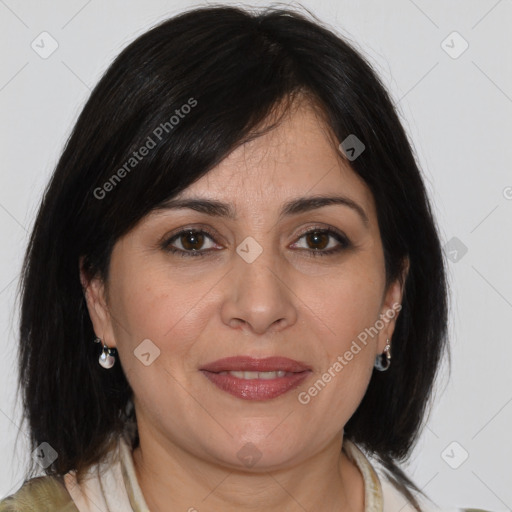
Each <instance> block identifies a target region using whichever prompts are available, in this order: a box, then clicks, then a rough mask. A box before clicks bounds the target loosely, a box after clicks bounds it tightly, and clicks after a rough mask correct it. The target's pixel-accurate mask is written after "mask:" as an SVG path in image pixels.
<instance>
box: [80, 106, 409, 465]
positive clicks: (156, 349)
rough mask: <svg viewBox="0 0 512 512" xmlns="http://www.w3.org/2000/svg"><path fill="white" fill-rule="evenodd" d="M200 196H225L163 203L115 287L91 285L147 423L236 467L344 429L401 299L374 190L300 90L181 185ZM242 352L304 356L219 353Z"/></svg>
mask: <svg viewBox="0 0 512 512" xmlns="http://www.w3.org/2000/svg"><path fill="white" fill-rule="evenodd" d="M360 158H364V153H363V156H361V157H360ZM319 196H322V197H324V196H325V197H335V196H339V197H343V198H345V203H343V202H339V203H338V202H337V203H333V204H325V203H322V202H318V203H316V204H315V202H309V201H307V200H308V199H309V198H312V197H319ZM192 198H195V199H201V200H202V201H212V202H213V201H215V203H216V205H218V204H220V203H222V204H223V205H225V206H223V207H222V208H220V207H218V206H215V207H213V206H211V207H210V208H209V209H208V211H206V209H205V208H201V211H197V210H194V209H191V208H179V209H178V208H171V207H169V208H166V209H162V210H160V211H155V212H152V213H151V214H150V215H148V216H147V217H145V218H144V219H142V221H141V222H140V223H139V224H138V225H137V226H136V227H135V228H134V229H132V230H131V231H130V232H129V233H128V234H127V235H126V236H124V237H123V238H121V239H120V240H119V241H118V242H117V243H116V245H115V247H114V249H113V253H112V258H111V265H110V274H109V281H108V284H107V290H105V289H104V288H103V285H102V283H101V281H99V280H93V281H91V282H90V283H89V285H88V289H87V299H88V305H89V311H90V314H91V319H92V321H93V324H94V328H95V332H96V334H97V335H98V336H99V337H100V338H101V339H102V340H103V341H104V342H105V343H106V344H107V345H108V346H110V347H116V348H117V350H118V354H119V358H120V362H121V364H122V367H123V370H124V372H125V374H126V376H127V379H128V381H129V383H130V385H131V387H132V389H133V391H134V396H135V407H136V413H137V421H138V425H139V431H140V432H141V435H142V433H145V434H149V435H151V436H153V437H154V438H155V439H159V442H160V443H161V444H162V446H164V445H165V446H167V447H174V448H176V449H180V450H185V451H187V452H188V453H192V454H194V455H195V456H197V457H200V458H201V459H206V460H209V461H213V462H215V463H221V464H223V465H227V466H231V467H238V468H240V467H243V466H248V462H247V461H248V460H252V461H256V465H255V466H254V467H255V469H257V468H264V469H269V468H274V469H276V468H278V467H285V466H287V465H289V466H291V465H292V464H296V463H298V462H300V461H304V460H306V459H307V458H308V457H310V456H311V455H312V454H314V453H317V452H319V451H320V450H321V449H322V448H324V447H326V446H327V445H328V444H330V443H333V442H335V440H339V439H341V438H340V436H341V433H342V429H343V427H344V425H345V423H346V422H347V421H348V419H349V418H350V417H351V416H352V414H353V413H354V411H355V410H356V408H357V406H358V404H359V403H360V401H361V399H362V397H363V395H364V394H365V391H366V389H367V386H368V383H369V380H370V377H371V375H372V371H373V364H374V359H375V356H376V355H377V354H378V353H381V352H382V351H383V350H384V347H385V344H386V338H390V339H391V336H392V332H393V328H394V324H395V320H396V317H397V315H398V310H397V309H396V308H397V304H399V303H400V301H401V289H400V286H399V285H398V283H393V284H392V285H391V286H390V287H389V288H388V289H387V290H386V289H385V270H384V256H383V249H382V243H381V239H380V235H379V228H378V223H377V217H376V211H375V205H374V200H373V197H372V194H371V192H370V190H369V189H368V188H367V186H366V185H365V183H364V181H362V180H361V179H360V178H359V177H358V176H357V175H356V174H355V173H354V172H353V171H352V170H351V169H350V167H349V166H348V164H347V162H346V160H345V161H344V160H343V159H342V158H340V154H339V153H338V152H337V150H336V149H335V148H334V147H333V146H332V143H331V142H330V140H329V139H328V137H327V132H326V129H325V127H324V125H323V124H322V122H321V121H320V119H319V118H318V117H317V116H316V115H315V114H314V112H313V111H312V110H311V108H309V107H308V106H307V105H306V104H304V105H303V106H302V107H301V108H299V109H297V110H295V111H293V112H292V113H290V115H289V116H288V117H287V118H286V119H285V120H284V121H283V123H282V124H281V125H280V126H279V127H278V128H276V129H274V130H272V131H270V132H269V133H267V134H266V135H263V136H261V137H259V138H257V139H255V140H253V141H251V142H249V143H246V144H244V145H243V146H240V147H239V148H237V149H236V150H235V151H233V153H231V154H230V155H229V156H228V157H227V158H226V159H225V160H223V161H222V162H221V163H220V164H219V165H218V166H217V167H215V168H214V169H212V170H211V171H210V172H209V173H208V174H207V175H205V176H204V177H202V178H201V179H199V180H198V181H197V182H195V183H194V184H193V185H191V186H190V187H189V188H188V189H186V190H185V191H184V192H182V193H181V194H180V195H179V196H178V197H175V198H173V200H175V199H180V200H189V199H192ZM299 200H301V201H303V202H302V203H296V202H297V201H299ZM289 203H292V204H298V205H299V207H296V208H288V211H287V210H286V205H287V204H289ZM300 205H302V206H300ZM350 205H352V206H350ZM169 206H171V205H169ZM227 209H229V210H230V211H231V213H232V216H227V215H225V214H226V210H227ZM365 217H366V220H365ZM183 230H193V231H194V232H195V233H192V234H187V233H182V234H181V235H180V233H181V232H182V231H183ZM315 232H316V233H315ZM308 233H309V234H308ZM174 250H175V251H176V252H173V251H174ZM398 307H399V306H398ZM390 312H391V313H390ZM382 319H384V322H383V321H382ZM379 320H380V321H379ZM376 323H377V324H376ZM375 325H377V326H379V327H380V328H377V329H376V328H375ZM372 327H374V329H373V330H372V331H369V329H370V328H372ZM365 329H367V331H365ZM368 332H371V333H375V332H377V334H374V336H372V335H369V334H368ZM364 333H366V337H365V335H364ZM363 340H364V341H363ZM356 347H359V350H357V348H356ZM235 356H240V357H245V358H247V357H249V358H255V359H257V360H258V359H263V358H269V357H280V358H289V359H291V360H293V361H296V362H298V363H300V364H301V365H302V366H296V367H295V368H292V367H288V366H286V365H284V364H283V363H282V362H279V361H278V362H272V361H271V362H270V365H269V366H255V367H250V366H243V361H242V360H239V361H236V360H235V362H234V363H233V366H231V367H229V368H228V369H231V370H236V369H237V368H238V369H239V370H240V371H242V370H245V371H248V370H250V369H251V368H252V370H253V371H257V370H258V369H259V370H261V371H263V370H266V371H270V370H276V371H278V370H279V369H280V368H282V369H281V370H280V371H286V372H287V373H286V374H285V376H284V377H282V376H281V375H282V374H264V375H261V374H234V375H233V374H229V373H228V374H221V373H219V372H221V371H227V369H226V365H225V364H224V365H223V363H220V364H219V365H217V366H209V365H211V364H212V363H213V362H215V361H218V360H220V359H224V358H231V357H235ZM117 364H119V362H118V363H117ZM256 364H258V361H256ZM207 366H209V368H210V370H211V371H210V372H207V371H205V368H206V367H207ZM222 368H225V369H224V370H222ZM304 369H305V370H304ZM299 370H302V371H301V373H299ZM240 377H244V379H241V378H240ZM246 377H250V378H249V379H247V378H246ZM255 377H256V379H255ZM263 377H266V378H263ZM215 382H217V384H216V383H215ZM336 442H337V441H336ZM253 463H254V462H253Z"/></svg>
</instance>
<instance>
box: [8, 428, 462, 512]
mask: <svg viewBox="0 0 512 512" xmlns="http://www.w3.org/2000/svg"><path fill="white" fill-rule="evenodd" d="M343 449H344V451H345V453H346V454H347V456H348V457H349V458H350V459H351V460H353V461H354V463H355V464H356V465H357V467H358V468H359V470H360V471H361V473H362V475H363V478H364V489H365V512H413V511H414V510H415V509H414V507H413V506H412V505H411V504H410V503H409V502H408V501H407V500H406V499H405V498H404V497H403V496H402V494H401V493H399V491H397V490H396V489H395V488H394V487H393V486H392V484H391V483H390V482H389V480H388V479H387V477H386V476H385V475H384V474H380V471H379V472H378V471H377V470H376V469H374V467H373V466H372V465H371V464H370V462H369V460H368V459H367V458H366V456H365V455H364V454H363V452H362V451H361V450H360V449H359V448H358V447H357V446H356V445H355V444H354V443H352V442H351V441H350V440H349V439H346V438H345V439H344V442H343ZM418 501H419V503H420V505H421V506H422V509H423V510H424V511H425V512H434V511H439V508H437V507H436V506H435V505H434V504H433V503H427V502H426V501H425V500H422V499H419V498H418ZM189 510H194V508H193V506H191V507H190V509H189ZM454 510H459V509H454ZM21 511H22V512H30V511H34V512H35V511H37V512H43V511H48V512H49V511H59V512H77V511H78V512H128V511H133V512H149V508H148V506H147V504H146V502H145V500H144V496H143V494H142V491H141V489H140V487H139V483H138V481H137V476H136V473H135V466H134V462H133V457H132V449H131V442H130V440H129V438H128V437H124V436H122V437H120V440H119V443H118V444H117V447H116V449H115V450H113V451H112V452H111V453H109V454H108V456H107V457H106V458H105V459H104V460H103V461H102V462H101V463H99V464H96V465H94V466H92V467H91V468H90V469H89V471H88V473H87V475H86V477H85V479H84V481H83V482H82V484H81V485H80V486H79V485H78V484H77V482H76V479H75V473H74V471H71V472H69V473H67V474H66V475H65V476H64V484H62V482H61V481H60V480H59V479H57V478H56V477H52V476H43V477H37V478H34V479H31V480H29V481H28V482H26V483H25V484H24V485H23V486H22V487H21V488H20V489H19V490H18V491H17V492H16V493H15V494H14V495H11V496H9V497H8V498H6V499H4V500H3V501H1V502H0V512H21ZM445 512H446V511H445Z"/></svg>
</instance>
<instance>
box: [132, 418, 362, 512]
mask: <svg viewBox="0 0 512 512" xmlns="http://www.w3.org/2000/svg"><path fill="white" fill-rule="evenodd" d="M140 427H141V426H139V439H140V444H139V446H138V447H137V448H135V449H134V451H133V460H134V465H135V471H136V474H137V479H138V482H139V485H140V487H141V490H142V493H143V495H144V498H145V500H146V503H147V505H148V507H149V508H150V510H151V511H152V512H164V511H165V512H177V511H185V510H186V511H189V512H195V511H200V510H206V509H207V510H209V511H212V512H216V511H222V512H235V511H236V512H238V511H239V510H246V511H253V512H259V511H265V512H277V511H279V512H299V511H300V512H303V511H304V510H343V511H346V512H363V511H364V482H363V477H362V474H361V472H360V471H359V469H358V468H357V466H356V465H355V464H354V463H353V462H352V461H351V460H350V459H349V458H348V457H347V456H346V454H345V453H344V452H343V451H342V450H341V446H342V441H343V438H342V435H340V436H339V437H336V438H335V439H333V440H332V441H331V443H329V444H328V445H326V446H325V447H324V448H323V449H322V450H321V451H320V452H318V453H316V454H314V455H313V456H312V457H310V458H308V459H306V460H303V461H302V462H301V463H300V464H297V465H295V466H293V467H290V466H288V467H285V468H281V469H278V470H269V471H265V470H260V471H258V472H256V471H251V470H244V469H233V468H231V467H226V466H223V465H222V463H219V462H216V461H210V460H206V458H198V457H197V456H196V455H194V454H192V453H190V452H188V451H185V450H183V449H181V448H180V447H179V446H177V445H176V444H174V443H172V442H171V441H169V439H167V438H163V437H162V436H160V435H159V434H158V433H157V432H154V431H146V430H145V429H144V428H140Z"/></svg>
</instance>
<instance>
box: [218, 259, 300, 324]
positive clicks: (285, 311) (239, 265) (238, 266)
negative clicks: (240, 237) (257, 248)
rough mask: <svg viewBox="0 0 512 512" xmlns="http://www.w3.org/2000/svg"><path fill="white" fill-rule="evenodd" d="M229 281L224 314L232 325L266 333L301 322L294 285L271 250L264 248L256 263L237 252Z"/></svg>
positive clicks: (222, 313)
mask: <svg viewBox="0 0 512 512" xmlns="http://www.w3.org/2000/svg"><path fill="white" fill-rule="evenodd" d="M225 283H226V284H225V295H224V300H223V304H222V308H221V316H222V321H223V322H224V323H225V324H226V325H228V326H229V327H232V328H236V329H241V330H243V331H244V332H252V333H254V334H264V333H266V332H267V331H269V330H270V331H272V332H274V331H279V330H281V329H285V328H287V327H290V326H291V325H293V324H294V323H295V322H296V321H297V309H296V302H295V301H296V300H297V298H296V296H295V294H294V293H293V288H292V284H291V282H289V279H287V274H286V272H285V270H284V267H283V263H282V262H281V261H279V258H278V256H277V255H275V254H274V253H272V251H271V250H264V251H263V252H262V253H261V254H260V255H259V256H258V257H257V258H256V259H255V260H254V261H252V262H248V261H246V260H245V259H244V258H243V257H241V256H239V255H238V254H236V255H235V261H234V263H233V268H232V269H231V271H230V272H229V273H228V275H227V276H226V280H225Z"/></svg>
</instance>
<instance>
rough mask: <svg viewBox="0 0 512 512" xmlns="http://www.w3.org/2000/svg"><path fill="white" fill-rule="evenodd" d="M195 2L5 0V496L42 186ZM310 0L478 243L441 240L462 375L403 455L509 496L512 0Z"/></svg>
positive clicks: (445, 383) (427, 469)
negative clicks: (380, 90) (350, 45)
mask: <svg viewBox="0 0 512 512" xmlns="http://www.w3.org/2000/svg"><path fill="white" fill-rule="evenodd" d="M227 3H232V4H234V2H227ZM193 5H205V4H204V3H203V4H199V3H191V2H186V1H181V2H178V1H167V2H166V1H164V0H152V1H144V2H142V1H139V2H136V1H130V2H125V1H121V0H114V1H109V2H106V1H102V2H101V1H99V0H90V1H85V0H58V1H53V2H41V1H36V0H23V1H16V0H0V29H1V33H2V40H3V44H2V48H1V54H2V67H1V69H0V105H1V112H2V115H1V130H2V131H1V140H2V152H1V155H2V162H1V166H0V232H1V237H2V243H1V245H0V315H1V316H0V330H1V343H2V347H3V350H2V357H1V359H0V434H1V435H0V451H1V453H2V457H3V462H2V464H1V465H0V496H4V495H7V494H9V493H11V492H12V491H13V489H16V488H17V487H18V486H19V485H20V483H21V480H20V479H21V478H22V475H23V469H24V465H25V461H26V457H28V456H29V454H27V453H26V452H27V446H26V433H25V432H22V433H21V434H20V436H19V443H18V445H17V450H16V451H15V449H14V447H15V445H14V441H15V436H16V434H17V432H18V428H19V425H20V408H19V404H17V403H16V401H15V397H14V391H15V382H16V380H15V379H16V346H17V325H18V324H17V322H18V313H17V310H16V303H15V297H16V286H17V283H18V278H19V271H20V265H21V259H22V255H23V251H24V249H25V246H26V244H27V237H28V233H29V232H30V228H31V225H32V222H33V219H34V215H35V211H36V208H37V204H38V201H39V200H40V197H41V194H42V191H43V188H44V186H45V184H46V183H47V180H48V178H49V176H50V173H51V172H52V170H53V168H54V165H55V163H56V161H57V159H58V157H59V155H60V152H61V150H62V148H63V145H64V142H65V140H66V139H67V137H68V135H69V132H70V130H71V127H72V125H73V123H74V121H75V120H76V117H77V114H78V113H79V111H80V109H81V108H82V106H83V104H84V102H85V101H86V99H87V97H88V95H89V93H90V90H91V88H92V87H93V86H94V85H95V84H96V82H97V81H98V80H99V77H100V75H101V73H102V72H103V71H104V70H105V69H106V68H107V67H108V65H109V64H110V63H111V61H112V60H113V58H114V57H115V56H116V55H117V54H118V53H119V52H120V50H121V49H122V48H124V47H125V46H126V45H127V44H128V43H129V42H131V41H132V40H133V39H134V38H135V37H136V36H138V35H140V34H141V33H143V32H144V31H146V30H147V29H148V28H150V27H151V26H152V25H154V24H155V23H157V22H158V21H160V20H162V19H164V18H166V17H168V16H171V15H173V14H176V13H178V12H179V11H180V10H182V9H184V8H187V7H191V6H193ZM251 5H253V6H260V5H264V2H252V4H251ZM292 5H293V4H292ZM303 5H305V6H306V7H307V8H309V9H310V10H311V11H312V12H313V13H315V14H316V15H317V16H318V17H319V18H320V19H321V20H323V21H325V22H326V23H328V24H329V25H331V26H332V27H335V28H336V29H337V30H339V31H340V32H341V34H343V35H345V36H346V37H348V38H349V39H350V40H352V41H354V42H355V43H356V45H357V46H358V47H359V48H360V49H362V50H363V51H364V52H365V54H366V55H367V57H368V58H369V59H370V61H371V62H372V63H373V64H374V66H375V67H376V68H377V70H378V72H379V74H380V75H381V76H382V78H383V81H384V83H385V85H386V86H387V87H388V88H389V89H390V90H391V92H392V95H393V97H394V98H395V100H396V102H397V105H398V108H399V111H400V114H401V116H402V119H403V122H404V123H405V126H406V129H407V131H408V133H409V134H410V137H411V138H412V141H413V143H414V145H415V148H416V151H417V156H418V160H419V162H420V164H421V166H422V169H423V172H424V176H425V180H426V183H427V187H428V190H429V193H430V196H431V199H432V202H433V205H434V209H435V214H436V216H437V219H438V221H439V224H440V227H441V235H442V238H443V244H445V243H447V242H448V241H450V240H452V238H453V237H456V238H457V239H458V240H459V241H460V243H459V246H460V244H464V246H465V247H467V253H465V254H463V253H462V252H461V251H460V250H458V251H457V254H456V253H454V252H452V250H450V251H446V254H447V257H448V256H449V257H450V258H451V259H455V256H457V255H458V260H457V261H448V263H449V265H448V271H449V273H450V284H451V286H452V292H451V300H452V306H453V309H452V316H451V320H450V335H451V344H452V352H453V356H454V357H453V367H452V369H453V371H452V375H451V378H450V379H448V378H447V372H446V367H445V370H444V373H443V375H444V378H443V379H442V380H440V382H439V385H438V387H437V393H436V399H435V406H434V408H433V410H432V413H431V415H430V419H429V421H428V424H427V427H426V428H425V429H424V431H423V434H422V436H421V438H420V440H419V442H418V445H417V447H416V449H415V450H414V452H413V454H412V457H411V461H410V464H409V465H408V466H406V470H407V472H408V473H409V474H410V475H411V476H412V477H413V479H414V480H415V481H416V482H417V483H418V484H419V485H420V486H421V487H423V488H424V489H425V491H426V492H427V494H428V495H430V496H431V497H432V498H433V499H434V500H435V501H437V503H438V504H439V505H440V506H442V507H447V508H448V507H455V506H460V507H462V506H472V507H482V508H487V509H490V510H496V511H505V510H511V508H512V485H511V484H512V468H511V460H512V443H511V442H510V434H511V432H512V429H511V426H512V404H511V402H512V377H511V375H512V372H511V371H510V366H511V362H512V338H511V335H510V323H511V320H512V273H511V272H510V264H511V262H512V172H511V163H510V162H511V161H512V149H511V148H512V144H511V143H510V137H511V135H512V131H511V119H512V55H511V54H512V51H511V45H512V36H511V31H510V27H511V25H512V2H511V1H510V0H501V1H496V0H482V1H477V0H472V1H468V0H459V1H455V0H452V1H450V2H444V1H441V0H437V1H431V2H427V1H425V0H415V1H412V0H393V1H387V2H379V1H378V0H365V1H360V2H356V1H354V2H349V1H346V0H343V1H336V0H323V1H304V2H303ZM43 31H47V32H48V33H49V34H51V36H52V37H53V38H54V39H55V40H56V41H57V42H58V45H59V46H58V49H57V50H56V51H55V52H54V53H53V54H52V55H51V56H49V57H48V58H47V59H43V58H41V57H40V56H39V55H38V54H37V53H36V52H35V51H34V50H33V49H32V47H31V43H32V41H34V40H35V41H36V43H37V44H39V46H40V47H42V46H43V44H44V46H45V48H46V49H48V48H49V40H48V39H46V40H45V41H46V42H45V43H41V37H44V36H41V37H39V35H40V34H41V32H43ZM453 31H457V32H458V33H459V34H460V36H461V37H462V38H463V39H464V40H465V41H467V43H468V44H469V47H468V49H467V50H466V51H465V52H464V53H462V54H461V55H460V56H457V54H458V53H459V52H460V50H461V49H463V44H464V42H463V40H462V39H460V38H459V36H457V35H455V36H450V37H449V38H448V39H446V38H447V37H448V36H449V35H450V34H451V33H452V32H453ZM445 40H446V41H445ZM443 41H445V43H442V42H443ZM445 50H446V51H445ZM447 51H448V52H450V53H451V54H452V56H450V55H449V53H447ZM454 56H457V58H453V57H454ZM418 235H420V234H418ZM453 243H454V242H453V241H452V242H451V244H453ZM451 247H452V248H453V247H455V246H451ZM449 253H450V254H449ZM84 413H86V411H84ZM454 441H455V442H456V443H458V444H456V445H451V443H452V442H454ZM447 447H448V449H447ZM466 452H467V454H468V455H469V456H468V458H467V460H465V461H464V462H463V463H462V464H461V462H462V460H463V457H464V456H465V453H466ZM443 454H444V455H443ZM450 464H451V466H457V465H459V464H460V465H459V467H458V468H457V469H453V468H452V467H451V466H450ZM397 512H398V511H397Z"/></svg>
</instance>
